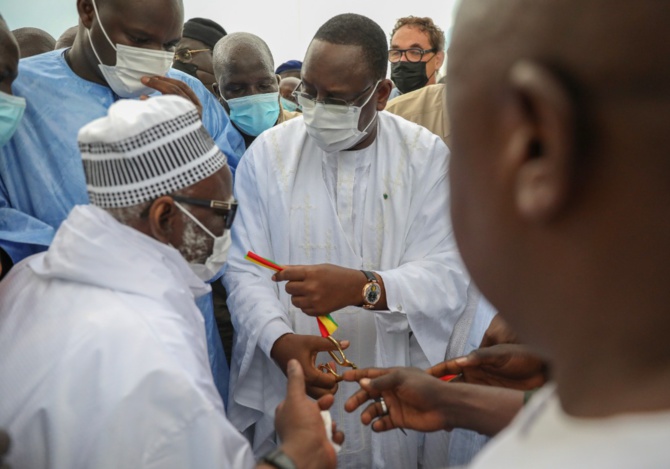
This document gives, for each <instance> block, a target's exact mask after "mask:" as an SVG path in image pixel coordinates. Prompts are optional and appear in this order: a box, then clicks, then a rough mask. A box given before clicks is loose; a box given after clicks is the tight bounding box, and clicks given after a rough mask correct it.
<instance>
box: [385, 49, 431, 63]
mask: <svg viewBox="0 0 670 469" xmlns="http://www.w3.org/2000/svg"><path fill="white" fill-rule="evenodd" d="M435 52H437V49H435V48H434V47H433V48H432V49H419V48H418V47H417V48H414V47H413V48H411V49H389V62H391V63H392V64H394V63H397V62H400V59H402V56H403V55H404V56H405V58H406V59H407V61H408V62H421V59H423V56H424V55H425V54H430V53H435Z"/></svg>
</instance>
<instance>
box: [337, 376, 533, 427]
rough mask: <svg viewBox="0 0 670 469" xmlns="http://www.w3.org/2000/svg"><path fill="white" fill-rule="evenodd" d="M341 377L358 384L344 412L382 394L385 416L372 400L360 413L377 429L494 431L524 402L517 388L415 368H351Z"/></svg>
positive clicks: (509, 418)
mask: <svg viewBox="0 0 670 469" xmlns="http://www.w3.org/2000/svg"><path fill="white" fill-rule="evenodd" d="M344 379H345V381H358V382H359V384H360V385H361V389H360V390H359V391H357V392H356V393H354V394H353V395H352V396H351V397H350V398H349V399H348V400H347V402H346V403H345V405H344V409H345V410H346V411H347V412H353V411H354V410H356V409H357V408H359V407H360V406H362V405H363V404H365V403H367V402H368V401H369V400H370V399H377V398H379V397H380V396H381V397H383V399H384V401H385V403H386V406H387V409H388V414H387V415H383V413H382V407H381V404H380V403H379V402H376V401H375V402H372V403H371V404H369V405H368V406H367V407H366V408H365V409H364V410H363V412H362V413H361V422H362V423H363V424H364V425H370V423H372V429H373V430H374V431H376V432H383V431H388V430H392V429H394V428H403V427H404V428H411V429H413V430H417V431H422V432H433V431H439V430H452V429H453V428H466V429H469V430H474V431H476V432H479V433H482V434H484V435H495V434H496V433H498V432H499V431H500V430H501V429H503V428H505V427H506V426H507V425H508V424H509V422H510V421H511V420H512V419H513V418H514V416H515V415H516V414H517V412H518V411H519V409H521V407H522V406H523V393H522V392H520V391H515V390H512V389H503V388H495V387H490V386H478V385H472V384H464V383H445V382H444V381H441V380H439V379H435V377H434V376H431V375H430V374H428V373H426V372H425V371H423V370H420V369H418V368H390V369H375V368H368V369H364V370H353V371H347V372H346V373H344Z"/></svg>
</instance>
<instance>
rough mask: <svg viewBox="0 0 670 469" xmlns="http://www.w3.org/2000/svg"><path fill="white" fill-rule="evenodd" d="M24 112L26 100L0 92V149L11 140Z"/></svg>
mask: <svg viewBox="0 0 670 469" xmlns="http://www.w3.org/2000/svg"><path fill="white" fill-rule="evenodd" d="M25 110H26V98H21V97H19V96H12V95H11V94H7V93H5V92H3V91H0V147H2V146H4V145H5V144H6V143H7V142H9V139H10V138H12V135H14V132H16V128H17V127H18V126H19V122H21V118H22V117H23V112H24V111H25Z"/></svg>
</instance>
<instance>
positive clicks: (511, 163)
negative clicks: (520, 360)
mask: <svg viewBox="0 0 670 469" xmlns="http://www.w3.org/2000/svg"><path fill="white" fill-rule="evenodd" d="M462 5H463V6H462V7H461V9H460V11H459V13H458V16H457V20H456V26H455V28H454V34H453V38H452V41H451V46H450V50H449V72H448V74H447V80H448V89H449V93H448V98H447V99H448V104H449V114H450V116H451V120H452V122H453V126H452V133H451V145H450V147H451V150H452V159H451V169H450V178H451V190H452V218H453V225H454V233H455V235H456V239H457V241H458V244H459V249H460V251H461V253H462V255H463V259H464V261H465V262H466V264H467V267H468V270H469V271H470V272H471V273H472V276H473V280H474V281H475V282H476V283H477V285H478V286H479V287H480V288H481V290H482V292H483V293H484V294H485V295H486V296H487V297H488V298H489V299H490V300H491V301H492V303H493V304H494V305H495V306H497V307H498V308H499V309H500V311H501V313H502V314H503V315H506V319H509V320H510V323H511V325H512V327H513V328H514V329H515V330H517V331H518V332H519V334H520V335H521V336H522V338H523V339H524V340H528V341H529V342H532V343H533V345H536V346H540V347H544V350H545V351H552V352H556V350H558V349H559V348H562V347H566V346H569V345H570V344H568V341H563V342H561V343H559V342H558V339H557V338H560V337H561V332H564V333H565V334H563V336H562V337H563V338H565V337H567V334H568V331H567V328H568V326H567V325H570V326H569V327H570V328H572V330H575V329H579V327H580V326H579V324H580V323H581V324H582V325H583V326H584V328H583V330H586V329H588V327H593V324H595V322H596V318H594V317H590V316H589V315H588V314H584V312H585V311H588V307H586V306H585V303H587V302H588V301H592V300H593V301H595V298H598V297H600V298H603V297H608V298H614V297H617V298H618V300H619V301H620V303H623V302H625V301H627V300H625V299H624V296H625V295H627V294H628V295H629V294H630V286H631V280H630V278H629V277H627V276H622V275H619V273H620V272H621V270H625V271H627V272H635V274H634V275H633V276H634V277H635V278H636V281H638V282H641V283H643V284H644V285H652V284H654V283H656V282H657V281H659V280H658V279H661V278H667V276H669V275H670V272H666V270H668V269H667V268H666V267H665V266H666V265H667V264H670V256H668V255H665V253H664V251H663V252H662V250H659V248H658V247H659V246H662V245H664V243H666V242H667V241H665V240H667V239H668V237H670V223H665V220H666V219H668V217H669V216H670V209H669V208H668V207H670V184H668V180H669V179H670V159H669V158H667V148H668V147H670V128H668V124H667V118H666V116H667V115H668V112H670V99H669V98H670V64H668V61H667V57H668V55H669V54H670V29H668V27H667V24H669V23H670V8H668V3H667V2H665V1H661V0H639V1H636V2H630V1H627V0H562V1H560V2H557V1H555V0H468V1H467V2H463V4H462ZM633 213H634V214H635V216H634V220H632V219H631V217H630V215H631V214H633ZM659 220H663V222H662V223H661V222H659ZM640 240H644V242H639V241H640ZM576 246H579V247H578V248H577V247H576ZM622 247H623V248H625V249H622ZM624 252H625V254H624ZM586 253H588V254H586ZM612 253H617V256H616V257H617V259H618V260H619V263H620V264H619V265H617V268H612V267H613V266H610V265H608V259H613V258H614V257H613V254H612ZM621 256H625V258H626V260H625V261H624V260H623V259H622V257H621ZM652 273H653V275H652ZM666 289H667V288H666ZM656 293H658V292H656ZM629 297H630V296H629ZM548 298H552V299H555V300H556V301H552V302H549V301H547V299H548ZM648 309H650V308H648ZM538 311H543V314H537V313H538ZM613 314H614V313H613ZM618 320H622V321H623V317H620V318H618ZM655 320H660V319H658V318H656V319H655ZM588 321H593V322H592V323H591V324H587V322H588ZM581 339H584V340H586V339H585V338H584V337H579V335H574V336H573V337H572V339H571V340H572V341H573V345H574V344H575V343H577V341H579V340H581ZM650 341H651V340H650Z"/></svg>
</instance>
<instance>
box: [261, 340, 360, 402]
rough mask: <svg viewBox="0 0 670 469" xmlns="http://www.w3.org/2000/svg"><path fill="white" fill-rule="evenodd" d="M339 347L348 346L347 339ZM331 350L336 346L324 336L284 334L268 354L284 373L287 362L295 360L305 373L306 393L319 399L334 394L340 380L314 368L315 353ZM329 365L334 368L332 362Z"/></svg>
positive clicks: (335, 348)
mask: <svg viewBox="0 0 670 469" xmlns="http://www.w3.org/2000/svg"><path fill="white" fill-rule="evenodd" d="M340 347H342V349H346V348H347V347H349V341H348V340H343V341H341V342H340ZM332 350H337V347H335V345H334V344H333V343H332V342H331V341H330V340H328V339H326V338H324V337H318V336H314V335H300V334H285V335H283V336H281V337H280V338H279V339H277V340H276V341H275V343H274V345H273V346H272V351H271V352H270V355H271V356H272V359H273V360H274V361H275V362H276V363H277V365H279V367H280V368H281V370H282V371H283V372H284V373H285V374H286V371H287V366H288V362H289V361H290V360H291V359H295V360H297V361H298V362H299V363H300V365H301V367H302V369H303V372H304V374H305V385H306V387H307V394H308V395H309V396H311V397H313V398H314V399H319V398H320V397H323V396H325V395H328V394H335V392H337V383H338V381H340V380H339V379H337V378H336V377H335V376H333V375H331V374H329V373H324V372H322V371H320V370H318V369H317V368H316V355H317V354H318V353H319V352H327V351H332ZM330 365H331V367H332V368H333V369H336V364H335V363H334V362H331V363H330Z"/></svg>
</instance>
